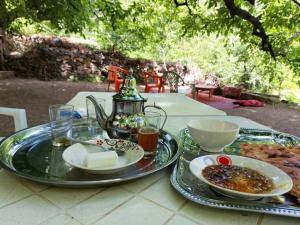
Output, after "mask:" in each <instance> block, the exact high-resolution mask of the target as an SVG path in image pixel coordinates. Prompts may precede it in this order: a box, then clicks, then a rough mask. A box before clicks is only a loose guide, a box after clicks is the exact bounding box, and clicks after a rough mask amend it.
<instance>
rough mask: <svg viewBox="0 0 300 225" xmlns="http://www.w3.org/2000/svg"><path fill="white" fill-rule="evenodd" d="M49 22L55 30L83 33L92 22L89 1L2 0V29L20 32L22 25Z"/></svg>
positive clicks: (0, 14)
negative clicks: (19, 28)
mask: <svg viewBox="0 0 300 225" xmlns="http://www.w3.org/2000/svg"><path fill="white" fill-rule="evenodd" d="M41 21H49V22H50V23H51V25H52V26H53V27H54V28H57V29H64V30H66V31H67V32H81V31H82V29H83V28H84V27H86V26H87V25H88V24H89V21H90V4H89V0H78V1H75V0H55V1H52V0H2V1H1V3H0V28H3V29H4V30H6V29H9V28H12V30H11V31H16V30H18V27H20V26H21V25H22V23H28V24H29V23H32V22H41Z"/></svg>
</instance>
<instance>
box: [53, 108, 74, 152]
mask: <svg viewBox="0 0 300 225" xmlns="http://www.w3.org/2000/svg"><path fill="white" fill-rule="evenodd" d="M73 111H74V106H72V105H60V104H57V105H51V106H49V117H50V125H51V135H52V145H53V146H56V147H62V146H68V145H70V144H71V140H70V137H72V118H73Z"/></svg>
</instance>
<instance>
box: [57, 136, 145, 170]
mask: <svg viewBox="0 0 300 225" xmlns="http://www.w3.org/2000/svg"><path fill="white" fill-rule="evenodd" d="M98 139H100V138H98ZM98 139H97V140H98ZM111 140H120V139H111ZM124 141H126V142H129V141H127V140H124ZM132 143H134V142H132ZM75 144H82V142H81V143H79V142H78V143H75ZM134 144H136V143H134ZM82 145H83V144H82ZM71 146H72V145H71ZM71 146H69V147H68V148H70V147H71ZM136 146H137V147H138V151H137V152H138V153H139V152H140V153H141V154H140V155H139V157H137V158H136V159H135V160H134V161H132V162H130V163H129V164H126V165H125V166H121V167H104V168H88V167H85V166H81V165H78V164H74V163H73V162H70V160H66V155H67V154H68V153H69V152H70V151H71V150H70V149H68V148H66V149H65V150H64V152H63V154H62V158H63V160H64V161H65V162H67V163H68V164H70V165H71V166H73V167H76V168H79V169H82V170H86V171H93V172H109V171H111V172H114V171H116V170H120V169H123V168H126V167H128V166H131V165H133V164H135V163H137V162H138V161H140V160H141V159H142V158H143V157H144V154H145V152H144V149H143V148H142V147H141V146H140V145H138V144H136ZM73 151H74V150H73ZM130 151H136V150H130ZM100 152H101V151H100ZM102 152H106V151H102ZM124 152H125V154H126V151H124ZM119 157H120V156H119Z"/></svg>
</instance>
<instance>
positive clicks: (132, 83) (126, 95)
mask: <svg viewBox="0 0 300 225" xmlns="http://www.w3.org/2000/svg"><path fill="white" fill-rule="evenodd" d="M132 73H133V72H132V69H130V70H129V74H128V75H127V76H126V77H125V80H124V82H123V84H122V87H121V88H120V90H119V92H118V93H117V94H115V95H114V96H113V100H114V101H133V102H140V101H143V102H146V101H147V99H146V98H143V97H142V96H141V95H140V93H139V92H138V90H137V88H136V80H135V78H134V77H133V75H132Z"/></svg>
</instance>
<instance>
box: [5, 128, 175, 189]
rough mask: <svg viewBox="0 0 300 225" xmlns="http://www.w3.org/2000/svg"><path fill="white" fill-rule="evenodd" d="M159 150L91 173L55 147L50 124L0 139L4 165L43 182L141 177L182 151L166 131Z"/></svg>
mask: <svg viewBox="0 0 300 225" xmlns="http://www.w3.org/2000/svg"><path fill="white" fill-rule="evenodd" d="M160 136H161V138H160V139H159V147H158V150H157V154H156V156H155V157H152V158H143V159H142V160H140V161H139V162H138V163H136V164H134V165H132V166H129V167H127V168H126V169H124V170H122V171H120V172H117V173H112V174H101V175H100V174H97V175H95V174H89V173H87V172H85V171H83V170H80V169H77V168H74V167H71V166H70V165H68V164H67V163H66V162H64V160H63V159H62V153H63V151H64V148H57V147H53V146H52V144H51V133H50V127H49V124H44V125H40V126H36V127H32V128H28V129H25V130H21V131H19V132H16V133H14V134H12V135H11V136H8V137H6V138H5V139H3V140H2V141H1V142H0V166H1V167H3V168H4V169H6V170H8V171H10V172H13V173H14V174H16V175H17V176H20V177H23V178H25V179H29V180H32V181H36V182H39V183H43V184H47V185H53V186H61V187H72V188H84V187H95V186H106V185H113V184H117V183H121V182H125V181H130V180H134V179H138V178H141V177H144V176H147V175H150V174H152V173H155V172H157V171H159V170H162V169H164V168H166V167H167V166H169V165H170V164H172V163H173V162H174V161H175V160H176V159H177V158H178V156H179V155H180V152H179V148H178V145H177V142H176V140H175V139H174V137H173V136H172V135H170V134H169V133H166V132H164V131H162V133H161V135H160Z"/></svg>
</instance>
